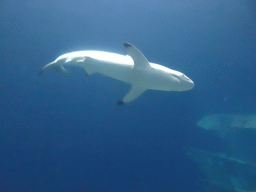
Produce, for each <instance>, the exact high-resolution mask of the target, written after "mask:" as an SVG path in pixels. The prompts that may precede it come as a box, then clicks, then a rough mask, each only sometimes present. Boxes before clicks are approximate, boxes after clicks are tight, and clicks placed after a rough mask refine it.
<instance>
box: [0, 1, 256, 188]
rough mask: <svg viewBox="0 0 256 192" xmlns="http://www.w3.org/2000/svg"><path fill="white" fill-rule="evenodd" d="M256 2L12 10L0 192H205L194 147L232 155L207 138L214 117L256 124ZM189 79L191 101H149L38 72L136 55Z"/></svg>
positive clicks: (1, 52) (4, 13)
mask: <svg viewBox="0 0 256 192" xmlns="http://www.w3.org/2000/svg"><path fill="white" fill-rule="evenodd" d="M255 11H256V4H255V1H253V0H248V1H245V0H244V1H239V0H216V1H213V0H194V1H192V0H181V1H178V0H173V1H155V0H152V1H145V0H130V1H117V0H113V1H101V0H93V1H92V0H89V1H87V0H75V1H71V0H66V1H56V0H45V1H40V0H33V1H32V0H23V1H14V0H9V1H6V0H2V1H1V2H0V45H1V46H0V191H3V192H9V191H10V192H14V191H19V192H20V191H26V192H28V191H31V192H32V191H61V192H65V191H74V192H76V191H78V192H84V191H85V192H120V191H122V192H130V191H135V192H151V191H152V192H153V191H159V192H165V191H166V192H167V191H168V192H169V191H174V192H186V191H189V192H191V191H200V186H198V185H197V179H198V178H199V177H200V172H199V169H198V167H197V164H196V163H195V162H194V161H193V160H192V159H190V157H188V156H187V155H186V148H187V147H194V148H198V149H207V150H212V151H221V150H222V148H223V145H224V143H222V141H221V140H219V139H218V138H217V137H216V136H215V135H212V134H208V133H207V132H206V131H204V130H201V129H199V128H198V127H197V126H196V123H197V121H198V120H199V119H200V118H201V117H202V116H203V115H206V114H208V113H219V112H222V113H224V112H225V113H253V112H255V105H256V97H255V96H256V89H255V84H256V78H255V72H256V65H255V60H256V12H255ZM124 42H130V43H132V44H134V45H136V46H137V47H138V48H139V49H140V50H141V51H142V52H143V53H144V54H145V56H146V57H147V58H148V60H149V61H151V62H154V63H159V64H162V65H164V66H167V67H169V68H172V69H174V70H178V71H181V72H183V73H185V74H186V75H187V76H188V77H190V78H191V79H192V80H193V81H194V82H195V88H194V89H193V90H191V91H188V92H180V93H179V92H161V91H147V92H146V93H144V94H143V95H142V96H141V97H140V98H138V99H137V100H136V101H134V102H133V103H131V104H129V105H126V106H122V107H120V106H117V105H116V102H117V101H118V100H119V99H121V98H122V97H123V96H124V95H125V94H126V92H127V91H128V90H129V86H128V85H126V84H124V83H122V82H119V81H116V80H113V79H110V78H108V77H104V76H101V75H98V74H96V75H93V76H91V77H87V76H86V75H85V72H84V71H83V70H81V69H76V68H71V69H70V71H71V73H72V75H71V76H65V75H63V74H57V73H54V72H51V71H49V72H47V73H46V74H44V75H43V76H41V77H38V76H37V72H38V71H39V70H40V69H41V67H43V66H44V65H45V64H47V63H49V62H51V61H53V60H55V59H56V58H57V57H58V56H59V55H61V54H64V53H67V52H72V51H79V50H102V51H109V52H116V53H119V54H126V52H125V49H124V47H123V43H124Z"/></svg>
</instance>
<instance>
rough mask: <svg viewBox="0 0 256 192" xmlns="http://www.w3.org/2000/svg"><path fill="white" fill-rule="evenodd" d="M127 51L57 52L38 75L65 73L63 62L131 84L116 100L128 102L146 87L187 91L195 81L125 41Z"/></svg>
mask: <svg viewBox="0 0 256 192" xmlns="http://www.w3.org/2000/svg"><path fill="white" fill-rule="evenodd" d="M124 47H125V49H126V51H127V53H128V54H127V55H121V54H117V53H110V52H104V51H90V50H89V51H76V52H71V53H67V54H64V55H61V56H59V57H58V58H57V59H56V60H55V61H53V62H51V63H49V64H47V65H45V66H44V67H43V68H42V69H41V70H40V71H39V75H41V74H43V73H44V72H45V71H46V70H48V69H52V70H54V71H57V72H61V73H65V74H68V73H69V72H68V70H67V69H66V68H65V67H66V66H68V65H70V66H77V67H80V68H82V69H84V70H85V72H86V74H87V75H88V76H90V75H92V74H95V73H100V74H102V75H105V76H108V77H111V78H114V79H117V80H120V81H123V82H125V83H128V84H130V85H131V88H130V91H129V92H128V93H127V94H126V95H125V96H124V97H123V98H122V99H120V100H119V101H118V102H117V104H118V105H123V104H126V103H130V102H132V101H134V100H135V99H137V98H138V97H139V96H140V95H142V94H143V93H144V92H145V91H146V90H161V91H187V90H191V89H192V88H193V87H194V82H193V81H192V80H191V79H190V78H188V77H187V76H186V75H185V74H183V73H181V72H179V71H176V70H173V69H170V68H167V67H165V66H162V65H160V64H156V63H151V62H149V61H148V60H147V58H146V57H145V56H144V55H143V53H142V52H141V51H140V50H139V49H138V48H137V47H135V46H134V45H132V44H130V43H124Z"/></svg>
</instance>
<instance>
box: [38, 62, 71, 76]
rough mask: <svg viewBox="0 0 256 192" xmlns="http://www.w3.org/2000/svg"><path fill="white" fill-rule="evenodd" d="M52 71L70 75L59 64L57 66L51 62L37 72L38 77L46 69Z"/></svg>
mask: <svg viewBox="0 0 256 192" xmlns="http://www.w3.org/2000/svg"><path fill="white" fill-rule="evenodd" d="M48 68H49V69H52V70H54V71H57V72H61V73H65V74H67V75H69V74H70V73H69V72H68V71H67V70H66V69H65V68H64V67H63V66H62V65H60V64H57V63H56V62H54V61H53V62H51V63H49V64H47V65H45V66H44V67H43V68H42V69H41V70H40V71H39V72H38V75H39V76H40V75H42V74H43V73H44V72H45V70H46V69H48Z"/></svg>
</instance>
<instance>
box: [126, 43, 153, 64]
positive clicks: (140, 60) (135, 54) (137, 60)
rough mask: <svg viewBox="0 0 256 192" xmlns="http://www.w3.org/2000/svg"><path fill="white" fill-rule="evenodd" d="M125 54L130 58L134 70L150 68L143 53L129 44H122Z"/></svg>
mask: <svg viewBox="0 0 256 192" xmlns="http://www.w3.org/2000/svg"><path fill="white" fill-rule="evenodd" d="M124 47H125V48H126V51H127V53H128V54H129V55H130V56H131V57H132V59H133V62H134V68H148V67H150V65H149V62H148V60H147V58H146V57H145V56H144V55H143V53H142V52H141V51H140V50H139V49H138V48H136V47H135V46H134V45H132V44H130V43H124Z"/></svg>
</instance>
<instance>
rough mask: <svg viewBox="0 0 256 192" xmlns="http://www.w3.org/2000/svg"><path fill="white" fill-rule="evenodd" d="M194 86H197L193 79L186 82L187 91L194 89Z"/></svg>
mask: <svg viewBox="0 0 256 192" xmlns="http://www.w3.org/2000/svg"><path fill="white" fill-rule="evenodd" d="M194 86H195V83H194V82H193V81H192V80H191V79H188V80H187V81H186V82H185V87H186V90H190V89H193V88H194Z"/></svg>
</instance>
